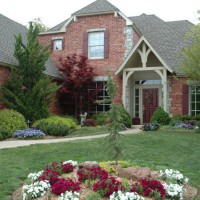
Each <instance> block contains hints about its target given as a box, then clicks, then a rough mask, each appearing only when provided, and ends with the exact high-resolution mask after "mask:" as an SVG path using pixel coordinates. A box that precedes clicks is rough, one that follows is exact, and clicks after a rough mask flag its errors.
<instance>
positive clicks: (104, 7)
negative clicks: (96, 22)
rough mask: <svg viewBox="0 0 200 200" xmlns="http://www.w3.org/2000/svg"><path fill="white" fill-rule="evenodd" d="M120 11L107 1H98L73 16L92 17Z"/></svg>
mask: <svg viewBox="0 0 200 200" xmlns="http://www.w3.org/2000/svg"><path fill="white" fill-rule="evenodd" d="M114 11H119V9H118V8H117V7H115V6H114V5H112V4H111V3H110V2H108V1H107V0H97V1H95V2H93V3H91V4H89V5H88V6H86V7H84V8H82V9H80V10H78V11H76V12H75V13H73V14H72V15H76V16H80V15H91V14H94V13H109V12H114Z"/></svg>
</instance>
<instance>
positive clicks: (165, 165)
mask: <svg viewBox="0 0 200 200" xmlns="http://www.w3.org/2000/svg"><path fill="white" fill-rule="evenodd" d="M104 143H105V140H104V139H97V140H84V141H75V142H70V143H58V144H53V145H52V144H46V145H33V146H30V147H20V148H15V149H1V150H0V160H1V162H0V177H1V179H0V191H1V192H0V199H2V200H9V199H10V195H11V194H12V192H13V191H14V190H15V189H16V188H17V187H19V186H20V184H22V183H23V182H24V180H25V179H26V178H27V175H28V174H29V173H30V172H34V171H36V172H37V171H40V170H41V169H43V168H44V166H45V165H46V164H47V163H51V162H53V161H57V162H59V161H61V160H69V159H72V158H73V159H74V160H77V161H78V162H83V161H85V160H96V161H99V162H101V161H105V160H108V159H107V157H106V155H105V153H104V148H103V146H104ZM122 144H123V147H124V148H123V160H125V161H131V162H134V163H136V164H137V165H138V166H148V167H151V168H152V169H156V170H160V169H162V170H165V169H178V170H179V171H181V172H182V173H183V174H184V175H185V176H186V177H188V178H189V179H190V182H189V183H190V184H192V185H194V186H196V187H197V188H198V189H200V187H199V185H200V171H199V166H200V160H199V159H198V158H199V151H200V135H199V134H195V133H191V134H188V133H187V132H186V133H181V134H180V133H179V132H178V133H177V132H175V131H171V132H167V131H156V132H153V131H152V132H151V134H148V133H144V134H138V135H126V136H124V137H122ZM191 147H192V148H191ZM197 199H198V198H197Z"/></svg>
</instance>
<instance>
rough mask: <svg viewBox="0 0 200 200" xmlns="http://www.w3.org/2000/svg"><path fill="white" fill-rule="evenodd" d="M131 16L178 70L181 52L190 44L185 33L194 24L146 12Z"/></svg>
mask: <svg viewBox="0 0 200 200" xmlns="http://www.w3.org/2000/svg"><path fill="white" fill-rule="evenodd" d="M129 18H130V19H131V20H132V21H133V23H134V24H135V26H136V27H137V28H138V29H139V31H140V32H141V34H142V35H143V36H144V37H145V38H146V39H147V41H148V42H149V43H150V44H151V46H152V47H153V48H154V49H155V51H156V52H157V53H158V55H159V56H160V57H161V58H162V59H163V60H164V61H165V62H166V63H167V65H168V66H169V67H170V68H171V69H172V70H173V71H175V72H176V70H177V68H178V63H179V61H180V57H179V54H180V52H181V50H182V49H183V48H184V47H185V46H187V45H188V41H187V40H186V39H185V37H184V35H185V34H186V33H187V32H188V31H189V30H190V29H191V27H192V26H193V24H192V23H190V22H189V21H177V22H165V21H163V20H161V19H160V18H158V17H157V16H155V15H146V14H142V15H140V16H137V17H129ZM175 25H176V28H175V27H174V26H175ZM183 26H184V28H182V27H183Z"/></svg>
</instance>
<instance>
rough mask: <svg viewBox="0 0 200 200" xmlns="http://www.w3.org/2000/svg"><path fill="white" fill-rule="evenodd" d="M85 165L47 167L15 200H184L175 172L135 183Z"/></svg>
mask: <svg viewBox="0 0 200 200" xmlns="http://www.w3.org/2000/svg"><path fill="white" fill-rule="evenodd" d="M85 163H86V164H81V165H78V163H77V162H76V161H72V160H69V161H65V162H59V163H57V162H53V163H51V164H47V165H46V168H45V169H44V171H40V172H37V173H30V174H29V175H28V177H27V181H26V183H27V184H24V186H23V189H22V194H21V198H18V197H17V198H16V199H23V200H29V199H38V198H39V199H40V200H45V199H47V197H48V199H52V200H90V199H94V200H95V199H97V200H98V199H99V200H100V199H105V200H106V199H107V200H144V199H146V198H148V199H174V200H179V199H180V200H181V199H184V195H185V189H184V188H185V184H186V183H187V182H188V178H187V177H185V176H184V175H182V174H181V173H180V172H179V171H177V170H172V169H166V170H164V171H160V172H158V174H157V178H155V177H149V176H148V177H143V178H139V179H138V180H135V179H126V178H124V177H118V176H117V175H116V174H118V172H117V170H119V167H117V168H115V169H116V170H113V169H112V173H110V172H109V170H105V169H104V168H103V167H99V164H98V163H97V162H85ZM94 163H95V164H94ZM104 166H105V162H104ZM111 167H112V168H113V167H115V166H113V165H112V166H111ZM106 169H108V166H106ZM133 169H134V168H133ZM157 179H159V180H157ZM22 196H23V197H22ZM13 199H15V198H13Z"/></svg>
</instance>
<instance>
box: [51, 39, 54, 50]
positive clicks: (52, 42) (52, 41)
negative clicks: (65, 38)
mask: <svg viewBox="0 0 200 200" xmlns="http://www.w3.org/2000/svg"><path fill="white" fill-rule="evenodd" d="M53 46H54V40H51V51H53Z"/></svg>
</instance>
